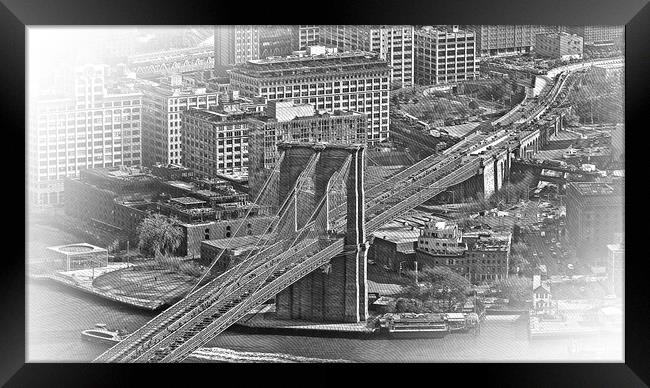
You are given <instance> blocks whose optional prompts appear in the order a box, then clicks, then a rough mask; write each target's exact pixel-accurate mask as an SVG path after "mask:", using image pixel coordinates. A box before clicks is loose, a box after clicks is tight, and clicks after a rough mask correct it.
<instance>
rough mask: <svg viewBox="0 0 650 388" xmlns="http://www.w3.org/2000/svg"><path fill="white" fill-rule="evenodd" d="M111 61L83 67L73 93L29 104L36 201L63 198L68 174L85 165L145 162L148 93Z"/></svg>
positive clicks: (31, 178)
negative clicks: (142, 141)
mask: <svg viewBox="0 0 650 388" xmlns="http://www.w3.org/2000/svg"><path fill="white" fill-rule="evenodd" d="M114 75H115V74H110V69H109V67H108V66H106V65H86V66H82V67H78V68H76V69H75V71H74V75H73V77H72V78H71V80H72V85H70V86H71V88H68V87H66V90H69V91H71V92H72V94H71V95H70V94H68V95H65V94H62V95H59V96H50V97H43V96H42V97H34V99H33V100H32V101H31V102H30V104H29V112H28V113H29V131H28V132H29V134H28V139H29V140H28V155H29V156H28V160H29V162H28V175H29V187H28V197H29V200H30V202H31V203H32V204H33V205H36V206H41V205H56V204H61V203H62V202H63V180H64V178H66V177H77V176H78V175H79V170H81V169H86V168H97V167H113V166H121V165H125V166H129V165H139V164H140V163H141V157H142V155H141V149H140V139H141V133H140V130H141V121H142V118H141V117H142V116H141V115H142V112H141V109H142V94H141V93H139V92H138V91H136V90H135V89H134V88H133V87H132V85H129V83H130V81H129V80H128V79H126V78H124V77H113V76H114Z"/></svg>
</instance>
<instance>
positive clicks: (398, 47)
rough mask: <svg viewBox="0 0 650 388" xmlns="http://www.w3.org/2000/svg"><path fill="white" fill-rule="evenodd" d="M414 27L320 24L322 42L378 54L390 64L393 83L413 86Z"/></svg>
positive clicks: (402, 86)
mask: <svg viewBox="0 0 650 388" xmlns="http://www.w3.org/2000/svg"><path fill="white" fill-rule="evenodd" d="M414 32H415V29H414V27H413V26H407V25H401V26H393V25H356V26H354V25H331V26H321V27H320V32H319V33H320V42H321V43H322V44H324V45H326V46H333V47H337V48H338V49H339V50H340V51H351V50H363V51H371V52H374V53H377V54H379V58H381V59H383V60H385V61H386V62H387V63H388V65H389V66H390V82H391V86H392V87H399V88H405V87H410V86H413V84H414V76H415V59H414V56H415V48H414V47H415V41H414V40H415V38H414Z"/></svg>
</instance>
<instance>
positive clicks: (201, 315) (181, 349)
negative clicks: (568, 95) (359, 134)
mask: <svg viewBox="0 0 650 388" xmlns="http://www.w3.org/2000/svg"><path fill="white" fill-rule="evenodd" d="M560 84H561V85H562V84H564V83H563V82H562V83H560ZM562 88H563V87H562V86H560V87H559V89H558V92H557V93H552V94H551V95H552V99H551V101H553V100H554V99H555V98H556V97H557V96H558V95H559V91H561V90H562ZM530 119H533V117H530ZM512 132H513V131H512V130H501V131H498V132H497V133H495V134H491V135H485V134H475V135H473V136H470V137H468V138H467V139H465V140H463V141H461V142H459V143H457V144H456V145H454V146H453V147H451V148H450V149H448V150H446V151H445V152H444V153H443V155H432V156H431V157H429V158H426V159H424V160H422V161H421V162H418V163H416V164H415V165H413V166H411V167H409V168H407V169H405V170H403V171H401V172H400V173H397V174H395V175H394V176H392V177H390V178H388V179H386V180H384V181H382V182H380V183H378V184H377V185H375V186H374V187H371V188H369V189H368V190H366V196H367V201H368V202H367V211H366V215H367V223H366V230H367V233H368V234H371V233H373V232H375V231H376V230H377V229H379V228H380V227H381V226H382V225H384V224H386V223H387V222H390V221H392V220H394V219H396V218H399V217H400V216H403V215H404V214H405V213H406V212H408V211H409V210H411V209H412V208H413V207H416V206H418V205H420V204H422V203H423V202H425V201H427V200H428V199H429V198H431V197H432V196H434V195H435V194H437V193H439V192H441V191H443V190H445V189H446V188H447V187H449V186H452V185H454V184H457V183H460V182H462V181H464V180H466V179H467V178H468V177H469V176H472V175H474V174H476V172H477V169H479V168H480V167H481V164H482V161H481V159H483V158H484V157H485V156H484V155H476V154H475V150H476V149H477V148H479V147H481V146H482V145H485V144H486V143H494V142H495V141H498V140H500V139H508V138H510V136H511V135H512ZM452 153H454V154H456V156H455V157H453V158H450V155H451V154H452ZM472 154H474V155H472ZM341 207H342V206H339V207H336V208H335V209H333V212H334V217H333V221H332V225H334V230H335V231H336V232H337V233H338V234H336V235H330V236H329V237H325V236H323V237H319V238H305V236H304V231H305V229H309V228H310V227H312V225H310V224H308V225H307V227H306V228H305V229H303V230H302V231H301V232H302V237H301V234H300V233H299V234H298V235H297V236H295V238H294V241H293V243H292V244H291V248H290V249H279V248H281V247H282V246H283V241H279V242H276V243H274V244H272V245H271V246H270V247H268V248H266V249H263V250H262V251H261V252H259V253H258V254H256V255H253V256H252V257H250V258H249V259H248V260H245V261H244V262H242V263H240V264H238V265H236V266H235V267H233V268H231V269H229V270H228V271H226V272H225V273H223V274H222V275H220V276H218V277H217V278H215V279H213V280H211V281H209V282H208V283H207V284H205V285H203V286H202V287H201V288H199V289H197V290H195V291H194V292H192V293H190V294H189V295H188V296H186V297H185V298H184V299H183V300H181V301H179V302H178V303H176V304H175V305H173V306H171V307H170V308H168V309H167V310H165V311H164V312H162V313H161V314H160V315H158V316H156V317H155V318H153V319H152V320H151V321H149V322H148V323H146V324H145V325H144V326H142V327H141V328H140V329H138V330H136V331H135V332H134V333H133V334H131V335H130V336H129V337H127V338H126V339H125V340H123V341H122V342H120V343H119V344H117V345H115V346H113V347H112V348H111V349H109V350H107V351H106V352H105V353H103V354H102V355H100V356H99V357H98V358H97V359H96V360H95V361H96V362H174V361H179V360H183V359H184V358H185V357H187V356H188V355H189V354H190V353H191V352H192V351H194V350H196V349H198V348H199V347H200V346H202V345H203V344H205V343H206V342H207V341H209V340H210V339H211V338H213V337H214V336H215V335H218V334H219V333H221V332H223V331H224V330H225V329H226V328H228V327H229V326H231V325H232V324H234V323H236V322H237V321H238V320H240V319H241V318H243V317H244V316H245V315H246V314H247V313H248V312H249V311H251V310H252V309H254V308H256V307H259V306H260V305H262V304H263V303H264V302H265V301H267V300H269V299H271V298H272V297H274V296H275V295H276V294H277V293H278V292H280V291H281V290H283V289H284V288H286V287H288V286H289V285H291V284H293V283H294V282H296V281H298V280H299V279H301V278H302V277H304V276H306V275H307V274H309V273H310V272H312V271H314V270H316V269H317V268H319V267H322V266H323V265H325V264H327V263H329V261H330V260H331V259H332V258H334V257H335V256H336V255H339V254H341V253H343V252H344V240H343V238H342V237H338V236H342V235H343V233H344V229H343V228H344V227H345V223H344V222H342V221H344V220H343V217H342V216H341V215H340V213H339V211H340V209H341ZM332 236H337V237H332ZM292 238H293V236H292Z"/></svg>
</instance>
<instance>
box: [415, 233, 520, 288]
mask: <svg viewBox="0 0 650 388" xmlns="http://www.w3.org/2000/svg"><path fill="white" fill-rule="evenodd" d="M511 240H512V234H511V233H510V232H495V231H480V232H470V233H462V232H461V231H460V230H459V229H458V227H457V226H456V225H453V224H451V225H448V224H447V223H445V222H437V223H431V224H427V226H426V227H425V228H424V229H423V230H422V232H421V235H420V238H419V239H418V246H417V248H416V253H415V258H416V260H417V262H418V264H419V265H420V267H424V266H431V267H436V266H444V267H448V268H450V269H452V270H454V271H456V272H458V273H459V274H460V275H462V276H463V277H465V278H466V279H467V280H469V281H471V282H472V283H479V282H485V281H495V280H500V279H505V278H507V277H508V266H509V260H510V245H511Z"/></svg>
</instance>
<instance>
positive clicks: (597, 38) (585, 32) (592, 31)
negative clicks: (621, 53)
mask: <svg viewBox="0 0 650 388" xmlns="http://www.w3.org/2000/svg"><path fill="white" fill-rule="evenodd" d="M566 32H568V33H570V34H576V35H579V36H581V37H582V39H583V44H584V45H585V46H592V45H612V46H618V47H622V46H623V43H624V27H623V26H570V27H566Z"/></svg>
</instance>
